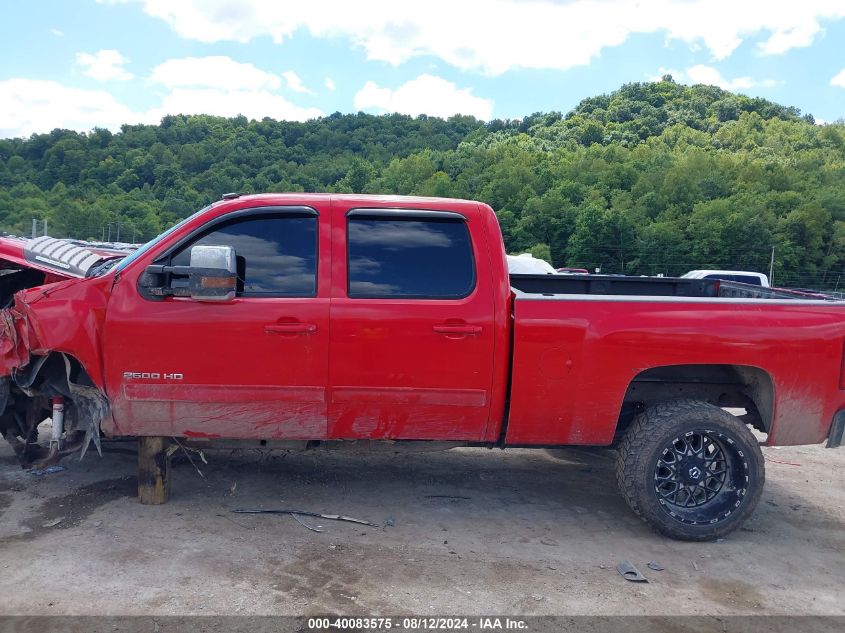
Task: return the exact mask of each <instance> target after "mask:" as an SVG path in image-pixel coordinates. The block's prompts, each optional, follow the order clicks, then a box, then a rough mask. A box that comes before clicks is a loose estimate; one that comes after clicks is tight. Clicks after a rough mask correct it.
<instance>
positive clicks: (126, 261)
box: [98, 205, 211, 274]
mask: <svg viewBox="0 0 845 633" xmlns="http://www.w3.org/2000/svg"><path fill="white" fill-rule="evenodd" d="M210 208H211V205H208V206H205V207H203V208H202V209H200V210H199V211H197V212H196V213H194V214H193V215H189V216H188V217H187V218H185V219H184V220H182V221H181V222H178V223H177V224H174V225H173V226H171V227H170V228H169V229H167V230H166V231H165V232H164V233H162V234H161V235H159V236H158V237H154V238H153V239H151V240H150V241H149V242H147V243H146V244H144V245H143V246H142V247H141V248H139V249H138V250H137V251H135V252H134V253H132V254H131V255H129V256H127V257H125V258H123V259H122V260H121V261H120V263H119V264H118V265H117V266H116V267H115V271H117V272H120V271H121V270H123V269H124V268H126V267H127V266H128V265H129V264H131V263H132V262H134V261H135V260H136V259H138V258H139V257H140V256H141V255H143V254H144V253H146V252H147V251H148V250H150V249H151V248H152V247H153V246H155V245H156V244H158V243H159V242H161V241H162V240H163V239H164V238H166V237H167V236H168V235H170V234H171V233H173V231H175V230H176V229H178V228H180V227H181V226H183V225H185V224H187V223H188V222H190V221H191V220H193V219H194V218H195V217H197V216H198V215H199V214H200V213H205V212H206V211H208V210H209V209H210ZM110 268H111V267H108V268H106V269H105V270H103V271H102V272H99V271H98V272H99V274H102V273H104V272H106V270H109V269H110Z"/></svg>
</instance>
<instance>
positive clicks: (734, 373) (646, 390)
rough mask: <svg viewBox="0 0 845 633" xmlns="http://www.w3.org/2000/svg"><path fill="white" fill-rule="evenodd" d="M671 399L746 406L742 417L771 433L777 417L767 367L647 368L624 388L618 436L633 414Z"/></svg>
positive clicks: (748, 422) (733, 365)
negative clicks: (775, 416) (773, 422)
mask: <svg viewBox="0 0 845 633" xmlns="http://www.w3.org/2000/svg"><path fill="white" fill-rule="evenodd" d="M672 400H700V401H702V402H708V403H710V404H714V405H716V406H718V407H735V408H742V409H745V410H746V413H745V415H742V416H739V417H740V418H741V419H742V420H743V421H744V422H746V423H747V424H750V425H751V426H753V427H754V428H756V429H757V430H759V431H762V432H764V433H768V432H769V431H770V430H771V428H772V420H773V418H774V404H775V383H774V380H773V378H772V376H771V374H769V373H768V372H767V371H766V370H764V369H762V368H760V367H755V366H752V365H736V364H678V365H661V366H657V367H650V368H648V369H644V370H642V371H640V372H639V373H638V374H637V375H635V376H634V377H633V379H632V380H631V382H630V383H629V384H628V388H627V389H626V391H625V396H624V398H623V401H622V407H621V410H620V414H619V420H618V421H617V428H616V439H617V440H618V438H619V437H620V436H621V434H622V433H624V432H625V430H626V429H627V428H628V426H629V425H630V423H631V421H632V420H633V418H634V416H636V415H637V414H639V413H641V412H642V411H644V410H645V409H647V408H649V407H651V406H654V405H655V404H658V403H662V402H669V401H672Z"/></svg>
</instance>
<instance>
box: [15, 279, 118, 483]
mask: <svg viewBox="0 0 845 633" xmlns="http://www.w3.org/2000/svg"><path fill="white" fill-rule="evenodd" d="M74 283H76V282H69V284H74ZM66 284H68V282H65V283H60V284H54V285H52V286H44V287H42V288H37V289H34V290H29V291H23V292H18V293H17V294H15V297H14V305H13V306H12V307H10V308H7V309H4V310H0V434H2V435H3V437H4V438H5V439H6V441H8V442H9V444H10V445H11V446H12V448H13V449H14V451H15V454H16V455H17V457H18V460H19V461H20V463H21V466H23V467H24V468H33V467H37V468H43V467H45V466H48V465H50V464H53V463H55V462H57V461H59V460H60V459H61V458H62V457H64V456H66V455H68V454H71V453H75V452H80V453H81V455H83V456H84V454H85V451H86V450H87V448H88V446H89V445H90V443H91V442H93V443H94V445H95V446H96V447H97V450H98V451H99V450H100V423H101V422H102V420H103V418H104V417H106V416H107V415H109V403H108V399H107V398H106V396H105V395H104V394H103V392H102V391H101V390H100V389H99V388H98V387H97V386H96V385H95V384H94V382H93V381H92V380H91V377H90V376H89V375H88V372H87V371H86V370H85V368H84V366H83V365H82V363H81V362H80V361H79V360H78V358H77V357H76V356H74V355H71V354H69V353H66V352H63V351H57V350H58V349H68V347H66V346H64V345H56V344H55V343H56V342H57V341H55V340H46V341H45V340H44V339H45V338H47V339H50V338H51V337H52V338H53V339H55V338H56V333H59V334H61V333H62V332H68V331H72V330H73V329H74V328H75V327H76V326H77V323H75V322H73V321H70V322H69V320H72V319H73V310H72V307H73V301H70V302H68V304H67V306H66V308H65V309H64V310H61V309H60V310H57V309H56V308H57V307H58V308H61V307H62V306H61V305H60V304H59V305H57V302H60V301H61V300H60V299H59V298H58V297H52V296H51V294H52V293H53V292H54V291H55V290H59V289H61V287H65V286H66ZM62 314H64V316H59V315H62ZM57 318H58V319H60V320H58V321H57V320H56V319H57ZM86 321H87V319H85V318H83V319H81V321H80V322H79V323H78V326H79V327H83V328H84V324H85V322H86ZM45 331H46V332H48V333H49V334H48V335H47V336H44V335H43V334H42V333H43V332H45ZM76 338H78V339H80V340H81V341H84V340H85V339H86V337H85V336H81V337H79V336H77V337H76ZM71 340H72V339H71ZM77 342H79V341H77ZM83 347H84V346H83ZM71 349H72V347H71ZM47 420H50V421H51V422H52V424H51V425H50V436H49V440H48V439H46V437H39V425H41V424H42V423H43V422H45V421H47ZM44 431H45V432H44V435H46V428H45V429H44Z"/></svg>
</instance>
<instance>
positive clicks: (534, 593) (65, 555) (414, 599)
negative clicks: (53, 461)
mask: <svg viewBox="0 0 845 633" xmlns="http://www.w3.org/2000/svg"><path fill="white" fill-rule="evenodd" d="M764 452H765V454H766V459H767V475H768V481H767V483H766V490H765V493H764V495H763V500H762V501H761V503H760V506H759V507H758V510H757V512H756V514H755V515H754V517H753V518H752V519H751V520H750V521H749V522H748V523H747V524H746V526H745V527H744V528H742V529H741V530H739V531H737V532H735V533H734V534H732V535H731V536H730V537H729V538H727V539H725V540H723V541H720V542H715V543H707V544H691V543H681V542H676V541H671V540H668V539H666V538H664V537H662V536H659V535H657V534H655V533H654V532H652V531H651V530H650V529H649V528H648V527H647V526H646V525H645V524H644V523H642V522H641V521H639V520H638V519H637V518H636V517H635V516H634V515H633V514H632V513H631V512H630V511H629V510H628V508H627V506H626V505H625V503H624V502H623V501H622V499H621V497H620V496H619V494H618V493H617V491H616V485H615V481H614V476H613V454H612V453H610V452H609V451H600V452H586V451H581V450H565V451H560V452H559V453H558V455H557V457H553V456H552V455H550V454H549V453H548V452H547V451H545V450H507V451H501V450H485V449H457V450H451V451H444V452H434V453H415V454H407V453H402V454H394V453H365V454H360V453H358V454H355V453H347V452H325V451H313V452H306V453H287V454H276V455H274V456H271V457H266V456H264V457H261V456H258V455H255V454H240V455H234V456H233V455H230V454H220V455H208V459H209V464H208V465H205V464H202V463H199V464H198V466H199V467H200V468H201V470H202V472H203V474H204V478H201V477H200V476H199V475H198V474H197V472H196V471H195V470H194V468H193V467H192V466H191V465H190V464H181V465H179V466H177V467H175V472H174V484H173V496H172V500H171V501H170V503H168V504H166V505H163V506H155V507H151V506H142V505H140V504H139V503H138V502H137V500H136V498H135V487H136V481H135V465H136V456H135V454H134V444H132V443H128V444H127V443H122V444H115V445H111V446H110V447H108V448H107V450H106V452H105V454H104V456H103V457H102V458H99V457H97V455H96V453H94V454H89V455H88V456H87V457H86V458H85V460H84V461H82V462H79V461H78V460H77V459H75V458H71V459H67V460H65V461H64V462H63V463H62V465H63V466H65V467H66V470H64V471H62V472H58V473H54V474H48V475H44V476H36V475H33V474H31V473H28V472H25V471H22V470H21V469H20V468H19V467H18V465H17V463H16V462H15V460H14V457H13V455H12V453H11V450H10V449H9V447H8V446H6V445H5V443H3V445H2V447H0V595H2V596H3V600H2V602H0V614H4V615H10V614H63V615H64V614H92V615H94V614H112V615H131V614H160V615H166V614H203V615H210V614H226V615H237V614H295V615H310V614H316V613H337V614H383V615H384V614H386V615H390V614H417V615H433V614H436V615H443V614H449V613H452V614H466V615H471V614H521V615H529V614H567V615H569V614H572V615H575V614H614V615H615V614H649V615H674V614H708V615H719V614H725V615H726V614H764V613H765V614H789V615H791V614H838V615H842V614H845V601H843V598H842V596H843V593H842V592H843V589H842V588H843V586H845V529H843V528H845V469H843V465H845V449H840V450H826V449H824V448H822V447H816V446H813V447H800V448H783V449H764ZM256 507H263V508H292V509H298V510H308V511H316V512H324V513H340V514H344V515H349V516H353V517H356V518H360V519H365V520H368V521H371V522H373V523H377V524H379V525H381V526H383V527H378V528H373V527H367V526H361V525H354V524H351V523H341V522H335V521H327V520H324V519H311V518H305V517H303V518H302V519H301V521H302V522H303V523H305V524H307V525H309V526H311V527H313V528H315V529H322V532H315V531H312V530H309V529H308V528H306V527H305V526H304V525H302V524H301V523H299V522H298V521H296V520H295V519H294V518H293V517H291V516H289V515H281V516H273V515H243V514H233V513H231V512H230V510H231V509H234V508H256ZM317 526H321V528H317ZM623 560H629V561H631V562H632V563H634V564H635V565H637V566H638V567H639V569H640V570H641V571H643V572H644V573H645V574H646V575H647V576H648V578H649V580H650V582H649V584H635V583H631V582H628V581H626V580H624V579H623V578H622V577H621V576H620V575H619V574H618V573H617V572H616V569H615V567H616V565H617V564H618V563H619V562H621V561H623ZM649 561H656V562H658V563H659V564H660V565H662V566H664V567H665V570H664V571H652V570H650V569H649V568H648V567H647V566H646V564H647V563H648V562H649Z"/></svg>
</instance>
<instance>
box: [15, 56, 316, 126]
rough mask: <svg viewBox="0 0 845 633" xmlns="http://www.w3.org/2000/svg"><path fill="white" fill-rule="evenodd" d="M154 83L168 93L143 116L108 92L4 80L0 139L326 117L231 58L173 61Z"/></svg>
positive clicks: (268, 77) (156, 74) (163, 67)
mask: <svg viewBox="0 0 845 633" xmlns="http://www.w3.org/2000/svg"><path fill="white" fill-rule="evenodd" d="M149 83H150V84H151V85H152V86H153V87H154V88H156V87H160V88H163V91H162V93H161V94H160V95H159V98H160V101H159V103H158V104H157V105H155V106H154V107H152V108H150V109H148V110H143V111H138V110H133V109H132V108H130V107H128V106H127V105H125V104H123V103H121V102H119V101H118V100H117V99H116V98H115V97H114V95H112V94H111V93H109V92H107V91H106V90H85V89H80V88H70V87H67V86H64V85H62V84H60V83H58V82H55V81H39V80H32V79H8V80H5V81H0V138H7V137H21V136H29V135H30V134H32V133H33V132H49V131H50V130H52V129H54V128H67V129H71V130H78V131H81V132H84V131H88V130H91V129H92V128H94V127H103V128H109V129H111V130H117V129H119V128H120V126H121V125H122V124H123V123H157V122H158V121H159V120H161V117H163V116H165V115H167V114H213V115H217V116H230V117H231V116H237V115H239V114H242V115H244V116H246V117H247V118H250V119H262V118H264V117H271V118H274V119H284V120H288V121H304V120H307V119H313V118H316V117H320V116H323V112H322V111H320V110H318V109H317V108H305V107H302V106H298V105H296V104H294V103H292V102H290V101H288V100H287V99H285V98H284V97H283V96H282V95H280V94H278V92H277V90H278V89H279V88H281V84H282V81H281V79H280V78H279V77H277V76H275V75H273V74H271V73H268V72H265V71H263V70H260V69H258V68H256V67H255V66H252V65H251V64H240V63H238V62H236V61H235V60H233V59H231V58H228V57H212V58H207V57H206V58H194V57H188V58H183V59H171V60H168V61H166V62H164V63H162V64H160V65H158V66H156V67H155V68H154V69H153V73H152V76H151V77H150V79H149Z"/></svg>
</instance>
